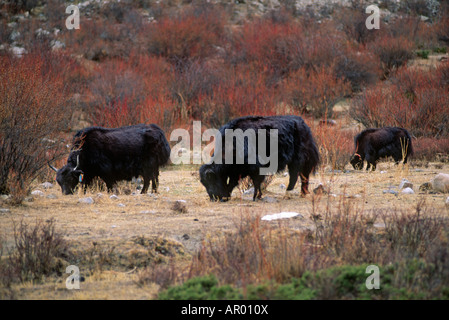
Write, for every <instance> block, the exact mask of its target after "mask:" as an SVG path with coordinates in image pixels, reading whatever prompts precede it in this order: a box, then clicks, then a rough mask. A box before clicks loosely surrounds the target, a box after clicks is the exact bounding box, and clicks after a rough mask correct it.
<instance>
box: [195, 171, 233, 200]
mask: <svg viewBox="0 0 449 320" xmlns="http://www.w3.org/2000/svg"><path fill="white" fill-rule="evenodd" d="M226 180H227V179H226V176H225V175H224V174H222V172H221V170H219V168H218V166H217V165H213V164H205V165H203V166H201V168H200V181H201V183H202V184H203V186H204V187H206V191H207V193H208V194H209V198H210V200H211V201H218V200H220V201H222V202H224V201H227V200H229V198H230V197H231V192H230V190H229V186H228V183H227V181H226ZM231 191H232V190H231Z"/></svg>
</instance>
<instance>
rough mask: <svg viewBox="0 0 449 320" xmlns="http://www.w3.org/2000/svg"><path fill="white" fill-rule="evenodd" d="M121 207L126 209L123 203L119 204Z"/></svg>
mask: <svg viewBox="0 0 449 320" xmlns="http://www.w3.org/2000/svg"><path fill="white" fill-rule="evenodd" d="M118 206H119V207H126V206H125V205H124V204H123V203H119V204H118Z"/></svg>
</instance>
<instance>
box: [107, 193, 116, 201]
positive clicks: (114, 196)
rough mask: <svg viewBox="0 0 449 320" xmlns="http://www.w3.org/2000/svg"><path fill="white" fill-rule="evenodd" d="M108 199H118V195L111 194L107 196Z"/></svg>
mask: <svg viewBox="0 0 449 320" xmlns="http://www.w3.org/2000/svg"><path fill="white" fill-rule="evenodd" d="M109 199H112V200H117V199H118V197H117V196H116V195H115V194H113V195H112V196H110V197H109Z"/></svg>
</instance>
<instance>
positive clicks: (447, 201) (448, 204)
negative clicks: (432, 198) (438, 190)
mask: <svg viewBox="0 0 449 320" xmlns="http://www.w3.org/2000/svg"><path fill="white" fill-rule="evenodd" d="M446 207H449V197H447V199H446Z"/></svg>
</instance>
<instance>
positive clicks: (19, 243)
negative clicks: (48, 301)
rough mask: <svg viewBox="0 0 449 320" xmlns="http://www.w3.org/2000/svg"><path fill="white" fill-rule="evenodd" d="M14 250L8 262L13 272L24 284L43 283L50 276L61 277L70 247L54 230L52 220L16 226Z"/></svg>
mask: <svg viewBox="0 0 449 320" xmlns="http://www.w3.org/2000/svg"><path fill="white" fill-rule="evenodd" d="M14 244H15V247H14V249H13V250H12V251H11V252H10V253H9V256H8V257H7V261H8V264H9V268H11V269H10V272H11V274H12V275H14V277H17V279H18V280H19V281H21V282H23V281H29V280H32V281H40V280H41V279H42V277H43V276H46V275H49V274H51V273H59V274H60V273H62V270H61V269H62V267H63V265H62V261H61V260H59V259H58V258H62V257H65V256H66V254H67V243H66V242H65V240H64V239H63V238H62V235H61V234H60V233H58V232H56V230H55V222H54V220H53V219H51V220H49V221H47V222H45V223H44V222H42V221H37V222H36V224H35V225H34V226H29V225H27V224H26V223H24V222H23V221H21V222H20V223H19V225H18V226H17V225H14Z"/></svg>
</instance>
